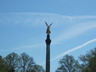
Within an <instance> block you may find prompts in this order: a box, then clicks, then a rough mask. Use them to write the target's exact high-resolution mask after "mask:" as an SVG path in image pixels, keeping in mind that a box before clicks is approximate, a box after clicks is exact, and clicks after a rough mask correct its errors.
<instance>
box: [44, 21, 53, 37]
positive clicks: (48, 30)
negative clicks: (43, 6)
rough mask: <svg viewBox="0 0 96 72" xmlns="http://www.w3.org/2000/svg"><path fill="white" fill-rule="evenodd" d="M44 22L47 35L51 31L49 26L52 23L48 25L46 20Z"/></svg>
mask: <svg viewBox="0 0 96 72" xmlns="http://www.w3.org/2000/svg"><path fill="white" fill-rule="evenodd" d="M45 24H46V26H47V30H46V33H47V35H49V34H50V33H51V31H50V27H51V25H52V23H51V24H50V25H48V24H47V22H45Z"/></svg>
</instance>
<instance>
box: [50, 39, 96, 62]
mask: <svg viewBox="0 0 96 72" xmlns="http://www.w3.org/2000/svg"><path fill="white" fill-rule="evenodd" d="M93 42H96V39H92V40H89V41H87V42H85V43H84V44H82V45H79V46H77V47H75V48H72V49H70V50H68V51H65V52H64V53H62V54H59V55H58V56H56V57H55V58H53V59H51V62H52V61H54V60H56V59H58V58H60V57H62V56H64V55H66V54H69V53H71V52H73V51H76V50H78V49H81V48H83V47H84V46H87V45H88V44H91V43H93Z"/></svg>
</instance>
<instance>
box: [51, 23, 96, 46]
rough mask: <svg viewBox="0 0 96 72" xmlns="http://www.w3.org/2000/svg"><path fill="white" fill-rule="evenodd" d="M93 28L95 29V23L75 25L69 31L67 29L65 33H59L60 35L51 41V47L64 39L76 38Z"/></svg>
mask: <svg viewBox="0 0 96 72" xmlns="http://www.w3.org/2000/svg"><path fill="white" fill-rule="evenodd" d="M94 28H96V21H93V22H85V23H79V24H76V25H74V26H73V27H71V28H70V29H69V28H68V29H67V30H66V32H64V31H61V34H59V35H58V36H56V37H55V38H54V39H53V45H54V44H59V43H61V42H62V41H64V40H66V39H70V38H72V37H75V36H78V35H80V34H83V33H85V32H87V31H89V30H91V29H94Z"/></svg>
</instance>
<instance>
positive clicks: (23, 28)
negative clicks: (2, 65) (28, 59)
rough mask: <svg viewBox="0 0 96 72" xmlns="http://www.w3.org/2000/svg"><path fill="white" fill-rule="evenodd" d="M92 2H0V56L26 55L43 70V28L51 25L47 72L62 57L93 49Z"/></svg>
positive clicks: (95, 17)
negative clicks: (49, 62) (46, 23)
mask: <svg viewBox="0 0 96 72" xmlns="http://www.w3.org/2000/svg"><path fill="white" fill-rule="evenodd" d="M95 3H96V0H1V1H0V55H2V56H6V55H7V54H9V53H11V52H16V53H18V54H21V53H22V52H26V53H27V54H28V55H30V56H32V57H33V58H34V61H35V62H36V63H37V64H39V65H42V66H43V67H44V68H45V58H46V57H45V56H46V44H45V39H46V25H45V23H44V22H45V21H47V22H48V24H51V23H53V25H52V26H51V35H50V36H51V40H52V43H51V48H50V49H51V72H55V70H56V69H57V68H58V67H59V63H58V61H59V60H60V59H61V58H62V57H63V56H64V55H66V54H69V55H73V56H74V57H75V59H78V57H79V56H81V55H84V54H86V53H87V52H89V51H90V50H91V49H93V48H95V47H96V33H95V32H96V4H95Z"/></svg>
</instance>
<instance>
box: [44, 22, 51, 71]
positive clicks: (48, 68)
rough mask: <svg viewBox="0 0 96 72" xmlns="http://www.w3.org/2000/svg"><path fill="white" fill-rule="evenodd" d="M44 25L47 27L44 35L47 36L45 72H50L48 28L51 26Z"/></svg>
mask: <svg viewBox="0 0 96 72" xmlns="http://www.w3.org/2000/svg"><path fill="white" fill-rule="evenodd" d="M45 24H46V26H47V30H46V34H47V38H46V72H50V44H51V40H50V33H51V31H50V27H51V25H52V24H50V25H48V24H47V22H45Z"/></svg>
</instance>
